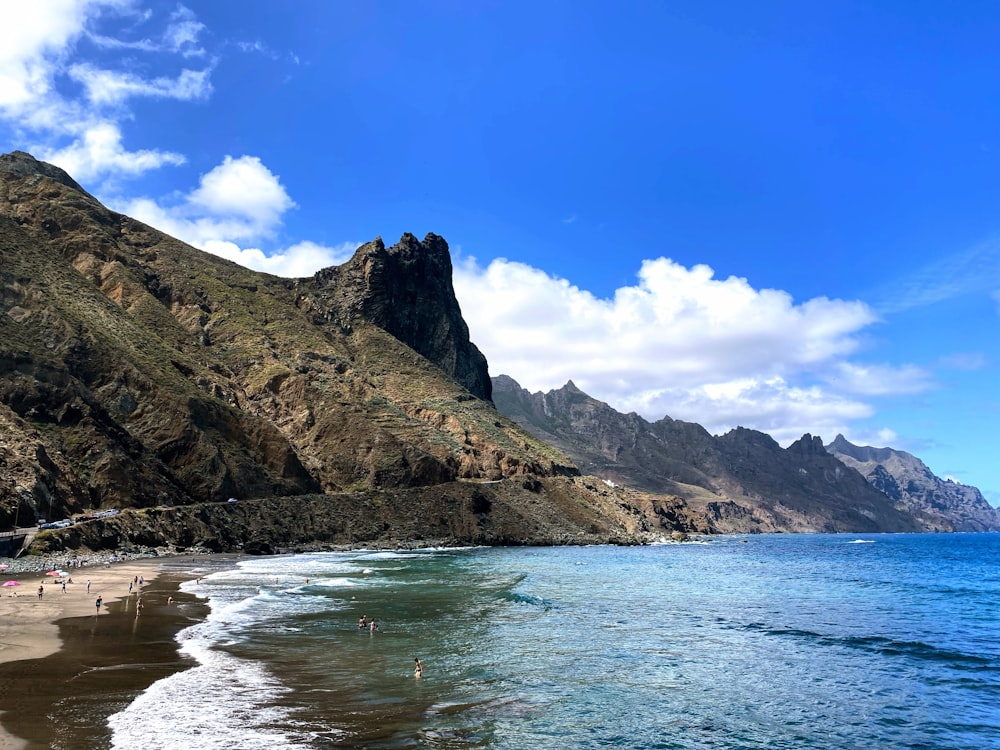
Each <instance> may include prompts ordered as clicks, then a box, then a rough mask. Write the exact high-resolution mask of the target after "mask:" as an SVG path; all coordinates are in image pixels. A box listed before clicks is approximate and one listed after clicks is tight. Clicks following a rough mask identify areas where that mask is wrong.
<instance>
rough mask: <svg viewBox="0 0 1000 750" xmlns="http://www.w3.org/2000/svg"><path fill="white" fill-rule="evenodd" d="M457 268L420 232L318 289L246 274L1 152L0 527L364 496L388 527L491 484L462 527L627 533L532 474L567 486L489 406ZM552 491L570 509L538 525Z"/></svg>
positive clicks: (595, 536) (596, 500)
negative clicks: (233, 502) (419, 496)
mask: <svg viewBox="0 0 1000 750" xmlns="http://www.w3.org/2000/svg"><path fill="white" fill-rule="evenodd" d="M450 274H451V260H450V257H449V256H448V250H447V245H446V243H445V242H444V240H442V239H441V238H439V237H436V236H434V235H429V236H428V237H427V238H426V239H425V240H424V241H423V242H418V241H417V240H416V239H415V238H414V237H412V236H411V235H405V236H404V237H403V239H402V240H401V241H400V243H399V244H397V245H395V246H393V247H391V248H385V247H384V246H383V244H382V243H381V241H378V240H377V241H375V242H372V243H368V244H367V245H364V246H362V247H361V248H359V250H358V252H357V253H356V254H355V256H354V258H353V259H352V260H351V261H350V262H348V263H347V264H345V265H344V266H341V267H339V268H331V269H326V270H325V271H323V272H321V273H319V274H317V275H316V277H315V278H312V279H299V280H289V279H280V278H276V277H273V276H269V275H267V274H262V273H256V272H253V271H250V270H248V269H245V268H242V267H240V266H237V265H235V264H233V263H230V262H228V261H225V260H223V259H221V258H218V257H215V256H212V255H208V254H206V253H202V252H200V251H198V250H195V249H194V248H191V247H190V246H188V245H185V244H184V243H182V242H180V241H178V240H176V239H173V238H171V237H169V236H167V235H164V234H162V233H161V232H158V231H156V230H155V229H152V228H150V227H148V226H146V225H144V224H142V223H141V222H138V221H135V220H134V219H130V218H129V217H127V216H123V215H120V214H117V213H114V212H112V211H109V210H107V209H106V208H104V207H103V206H101V205H100V204H99V203H98V202H97V201H96V200H94V198H93V197H92V196H90V195H88V194H87V193H86V192H84V191H82V189H81V188H80V186H79V185H77V183H75V182H74V181H73V180H72V179H71V178H70V177H69V176H68V175H66V174H65V173H64V172H62V171H61V170H58V169H56V168H55V167H52V166H51V165H46V164H42V163H41V162H36V161H34V160H33V159H32V158H31V157H30V156H28V155H26V154H12V155H7V156H2V157H0V365H2V368H0V528H2V527H4V526H8V527H9V526H10V525H12V524H13V522H14V520H15V518H16V519H17V520H18V522H19V523H21V524H22V525H25V524H30V523H31V522H32V521H34V520H35V519H36V518H37V517H40V516H44V517H46V518H49V519H52V518H61V517H63V516H65V515H68V514H71V513H76V512H81V511H87V510H92V509H96V508H102V507H133V508H135V507H138V508H152V507H153V506H180V505H195V504H200V503H213V502H219V501H224V500H226V499H227V498H229V497H236V498H240V499H241V500H246V499H248V498H272V497H278V496H282V497H286V498H289V497H290V498H293V499H294V497H296V496H305V495H310V496H315V495H316V493H328V494H334V493H336V494H338V496H350V493H357V492H367V491H371V492H376V493H378V492H382V493H386V494H385V495H381V496H380V497H381V498H382V499H381V500H380V501H379V502H382V503H387V504H388V510H386V511H385V512H386V513H389V514H390V515H391V513H392V512H393V511H392V507H393V502H394V501H393V499H392V498H393V494H392V493H393V491H402V490H407V489H412V488H422V487H426V488H432V487H442V488H443V487H445V486H450V485H453V484H455V483H457V482H462V481H469V482H483V481H501V480H502V481H503V483H504V484H508V485H509V486H508V489H507V490H506V491H505V492H503V493H496V499H495V500H494V501H492V503H491V504H488V505H487V506H482V507H486V508H487V509H486V510H485V511H484V512H473V513H472V515H473V516H475V517H477V518H481V520H483V521H484V523H485V522H486V521H488V520H489V518H490V517H492V516H494V515H495V516H497V517H500V516H505V517H508V518H514V517H518V518H520V517H522V516H523V514H527V516H526V517H524V520H525V522H524V523H523V524H522V523H513V522H509V523H508V526H509V529H515V530H514V531H505V532H503V533H521V532H520V531H516V529H521V530H523V532H524V533H525V534H527V536H526V537H525V541H531V538H532V537H531V534H533V533H535V532H533V531H531V530H532V529H536V530H537V529H542V528H543V526H544V529H545V534H546V535H547V536H548V537H556V536H558V535H559V534H560V533H561V531H560V526H559V524H560V520H559V519H560V518H562V519H563V520H564V521H565V524H566V526H565V529H564V530H566V529H572V530H573V533H577V532H580V531H581V530H583V531H585V532H586V533H587V534H589V535H590V536H589V537H587V538H588V539H589V540H590V541H596V540H600V539H610V538H624V537H621V535H622V534H625V535H626V536H627V535H628V534H632V533H638V532H641V531H642V528H641V527H642V523H638V524H636V523H635V517H634V516H633V514H632V511H629V512H627V513H626V512H624V511H621V510H620V503H619V502H618V501H615V502H610V501H609V502H605V501H604V500H601V498H602V497H603V495H602V493H604V492H605V490H604V489H600V488H597V489H595V488H594V487H593V486H591V487H590V488H588V487H586V486H584V484H580V483H569V484H567V485H557V484H553V483H551V482H547V481H546V480H547V479H550V478H560V477H563V478H564V477H572V476H577V475H578V474H579V472H578V471H577V469H576V467H575V466H573V465H572V464H571V463H570V462H569V461H568V460H567V459H566V458H565V457H564V456H562V455H561V454H560V453H559V452H558V451H556V450H554V449H552V448H551V447H549V446H548V445H545V444H544V443H542V442H540V441H538V440H536V439H535V438H533V437H532V436H531V435H530V434H528V433H526V432H524V431H523V430H521V429H520V428H519V427H517V426H516V425H515V424H514V423H513V422H511V421H510V420H508V419H506V418H504V417H502V416H501V415H500V414H498V413H497V411H496V410H495V408H494V407H493V404H492V403H490V401H489V400H488V399H489V396H490V381H489V379H488V377H487V370H486V362H485V359H484V358H483V357H482V355H481V354H480V353H479V351H478V350H477V349H476V347H475V346H474V345H473V344H472V343H471V342H470V341H469V338H468V328H467V327H466V325H465V323H464V321H463V320H462V318H461V313H460V310H459V307H458V303H457V301H456V300H455V297H454V293H453V290H452V286H451V276H450ZM557 486H558V487H559V497H560V498H562V500H561V501H560V502H562V505H561V506H560V507H561V508H564V509H566V510H565V512H562V511H561V512H560V513H557V514H555V516H554V517H552V518H548V517H547V520H546V522H545V524H544V525H539V523H536V522H535V521H537V519H534V520H532V518H531V514H532V513H541V512H542V511H543V510H545V512H546V513H548V512H549V511H550V510H551V508H550V507H549V503H550V500H552V498H554V497H555V496H554V495H553V494H552V493H553V492H555V490H554V489H551V488H555V487H557ZM598 489H600V491H598ZM345 493H346V494H345ZM602 503H604V504H602ZM260 507H262V508H263V514H264V515H266V512H267V506H260ZM282 507H285V506H282ZM421 507H424V506H421ZM515 507H516V508H518V510H517V512H516V513H515V512H514V511H513V510H512V509H513V508H515ZM574 508H577V509H586V510H582V511H581V513H580V517H579V518H577V519H575V520H571V519H570V518H569V516H568V513H569V512H570V511H571V510H572V509H574ZM481 509H482V508H480V510H481ZM532 509H534V510H532ZM380 512H381V511H380ZM463 512H464V511H463ZM511 514H513V515H511ZM260 523H262V524H265V525H266V523H268V522H267V521H266V519H265V520H262V521H260ZM318 523H320V522H319V521H316V522H315V523H314V522H310V523H309V524H305V526H304V528H308V529H312V532H303V534H308V533H313V532H315V533H316V534H319V533H320V530H319V529H318V528H317V524H318ZM449 523H450V521H448V520H447V518H445V519H444V520H442V521H441V523H440V524H437V525H434V524H432V525H431V526H426V525H425V526H420V525H413V526H407V527H406V528H408V529H411V531H410V532H407V533H416V531H415V529H418V528H424V529H431V528H432V527H433V528H437V527H438V526H440V527H442V528H448V526H449ZM456 523H457V521H456ZM486 525H487V526H488V524H486ZM484 528H485V527H484ZM505 528H508V527H507V526H505ZM251 531H252V530H251ZM248 533H249V532H248ZM469 533H470V534H471V533H473V532H471V531H470V532H469ZM476 533H478V532H476ZM538 533H541V532H540V531H539V532H538ZM153 536H156V534H154V535H153ZM487 536H488V535H487ZM116 538H118V537H116ZM158 538H162V535H161V536H160V537H158ZM241 538H247V537H246V535H244V536H243V537H241ZM295 538H296V540H297V541H299V542H301V541H302V540H303V536H302V535H301V534H300V535H298V536H295ZM317 538H318V537H317ZM86 543H90V542H89V541H88V542H86ZM108 543H112V542H108ZM115 543H116V542H115Z"/></svg>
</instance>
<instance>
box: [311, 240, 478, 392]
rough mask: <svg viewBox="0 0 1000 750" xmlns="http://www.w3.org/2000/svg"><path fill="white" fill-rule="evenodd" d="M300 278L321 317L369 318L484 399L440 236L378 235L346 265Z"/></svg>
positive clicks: (474, 351)
mask: <svg viewBox="0 0 1000 750" xmlns="http://www.w3.org/2000/svg"><path fill="white" fill-rule="evenodd" d="M303 283H304V284H305V285H306V286H307V287H310V286H311V287H312V291H313V292H314V296H315V297H318V298H319V300H320V301H319V305H320V307H322V308H326V309H325V310H324V314H325V315H326V317H328V318H329V317H335V318H337V319H340V320H341V321H346V322H348V323H349V321H350V320H351V319H353V318H356V317H362V318H364V319H365V320H368V321H370V322H371V323H374V324H375V325H377V326H378V327H379V328H381V329H383V330H384V331H387V332H388V333H391V334H392V335H393V336H395V337H396V338H397V339H399V340H400V341H402V342H403V343H405V344H406V345H407V346H409V347H410V348H411V349H413V350H415V351H417V352H418V353H420V354H421V355H423V356H424V357H426V358H427V359H429V360H430V361H432V362H434V363H435V364H436V365H437V366H438V367H440V368H441V369H442V370H444V371H445V372H446V373H448V374H449V375H451V376H452V377H453V378H455V380H457V381H458V382H459V383H461V384H462V385H463V386H464V387H465V388H466V390H468V391H469V392H470V393H472V394H474V395H476V396H478V397H479V398H481V399H484V400H486V401H489V400H491V396H492V384H491V382H490V377H489V371H488V367H487V363H486V358H485V357H484V356H483V355H482V353H481V352H480V351H479V349H477V348H476V346H475V344H473V343H472V342H471V341H470V339H469V328H468V326H467V325H466V323H465V320H464V319H463V317H462V311H461V308H460V307H459V304H458V299H457V298H456V297H455V289H454V286H453V285H452V265H451V254H450V252H449V250H448V243H447V242H445V240H444V239H443V238H442V237H439V236H438V235H436V234H428V235H427V236H426V237H424V239H423V241H420V240H418V239H417V238H416V237H415V236H414V235H412V234H410V233H408V232H407V233H406V234H404V235H403V236H402V237H401V238H400V240H399V242H397V243H396V244H395V245H393V246H391V247H386V246H385V243H384V242H383V241H382V238H381V237H377V238H375V239H374V240H373V241H371V242H367V243H365V244H364V245H362V246H361V247H359V248H358V249H357V250H356V251H355V253H354V256H353V257H352V258H351V259H350V260H349V261H348V262H347V263H345V264H343V265H342V266H336V267H332V268H325V269H323V270H321V271H319V272H317V273H316V275H315V276H314V277H313V278H312V279H311V280H310V281H306V282H303ZM331 308H332V310H331ZM331 311H332V312H334V315H332V316H331V315H330V314H329V313H330V312H331Z"/></svg>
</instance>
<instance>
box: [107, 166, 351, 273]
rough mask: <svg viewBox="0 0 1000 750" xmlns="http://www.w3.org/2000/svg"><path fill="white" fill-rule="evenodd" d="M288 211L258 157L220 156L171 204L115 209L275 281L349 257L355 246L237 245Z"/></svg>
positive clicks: (273, 227)
mask: <svg viewBox="0 0 1000 750" xmlns="http://www.w3.org/2000/svg"><path fill="white" fill-rule="evenodd" d="M294 207H295V203H294V202H293V201H292V199H291V198H290V197H289V195H288V193H287V192H286V191H285V188H284V186H283V185H282V184H281V181H280V179H279V178H278V177H277V176H276V175H275V174H273V173H272V172H271V170H269V169H268V168H267V167H266V166H264V164H263V163H262V162H261V160H260V159H259V158H257V157H255V156H240V157H238V158H233V157H232V156H226V157H225V159H224V160H223V162H222V164H220V165H219V166H217V167H215V168H214V169H212V170H210V171H209V172H207V173H205V174H204V175H202V177H201V180H200V181H199V184H198V187H196V188H195V189H194V190H192V191H191V192H190V193H188V194H187V195H186V196H183V197H182V198H181V199H180V200H179V201H177V202H175V203H174V204H172V205H161V204H160V203H157V202H156V201H154V200H152V199H150V198H137V199H132V200H129V201H125V202H124V204H123V205H122V206H121V207H120V210H121V211H122V212H123V213H126V214H128V215H130V216H133V217H135V218H137V219H139V220H140V221H144V222H145V223H147V224H149V225H150V226H153V227H156V228H157V229H159V230H161V231H163V232H166V233H167V234H169V235H171V236H173V237H177V238H178V239H181V240H184V241H185V242H188V243H190V244H192V245H194V246H195V247H197V248H199V249H201V250H205V251H206V252H210V253H213V254H215V255H219V256H221V257H223V258H227V259H228V260H231V261H233V262H234V263H239V264H240V265H242V266H245V267H247V268H252V269H254V270H257V271H264V272H266V273H271V274H274V275H276V276H286V277H292V278H298V277H303V276H310V275H312V274H313V273H315V272H316V271H318V270H319V269H321V268H325V267H327V266H333V265H339V264H341V263H344V262H345V261H346V260H348V259H349V258H350V257H351V255H353V254H354V251H355V249H357V247H358V245H359V244H360V243H350V242H345V243H341V244H339V245H336V246H334V247H329V246H327V245H321V244H318V243H316V242H309V241H303V242H298V243H295V244H293V245H291V246H290V247H287V248H285V249H281V250H277V251H273V252H271V253H269V254H268V253H265V252H264V251H263V250H261V249H260V248H258V247H242V246H241V245H240V244H239V243H240V242H256V241H258V240H261V239H267V238H270V237H273V236H274V235H275V233H276V232H277V230H278V228H279V227H280V226H281V223H282V219H283V216H284V214H285V212H286V211H288V210H290V209H292V208H294Z"/></svg>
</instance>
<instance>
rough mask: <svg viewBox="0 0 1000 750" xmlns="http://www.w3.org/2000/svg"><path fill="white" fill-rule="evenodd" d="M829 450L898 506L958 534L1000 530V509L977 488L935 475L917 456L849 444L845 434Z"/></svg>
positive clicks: (828, 447) (888, 449)
mask: <svg viewBox="0 0 1000 750" xmlns="http://www.w3.org/2000/svg"><path fill="white" fill-rule="evenodd" d="M826 449H827V450H828V451H829V452H830V453H832V454H833V455H834V456H836V457H837V458H839V459H840V460H841V461H843V462H844V463H845V464H846V465H847V466H850V467H851V468H853V469H857V470H858V471H859V472H861V474H863V475H864V477H865V478H866V479H867V480H868V482H869V483H870V484H871V485H872V486H873V487H876V488H877V489H878V490H879V491H881V492H883V493H884V494H885V495H887V496H888V497H889V498H890V499H891V500H892V501H893V502H895V503H896V505H897V507H901V508H905V509H906V510H907V511H908V512H910V513H912V514H914V515H916V516H920V517H924V518H927V519H939V522H940V523H942V524H945V523H947V524H951V525H952V526H953V527H954V529H955V531H1000V510H998V509H997V508H994V507H992V506H991V505H990V504H989V503H988V502H987V501H986V499H985V498H984V497H983V495H982V493H981V492H980V491H979V490H978V489H976V488H975V487H969V486H968V485H964V484H959V483H958V482H953V481H951V480H950V479H941V478H940V477H937V476H935V475H934V474H933V473H932V472H931V470H930V469H929V468H927V466H926V464H924V462H923V461H921V460H920V459H919V458H917V457H916V456H913V455H911V454H909V453H906V452H905V451H899V450H894V449H892V448H872V447H868V446H858V445H854V444H853V443H851V442H848V441H847V440H846V439H845V438H844V436H843V435H837V437H836V439H834V441H833V442H832V443H830V444H829V445H828V446H826Z"/></svg>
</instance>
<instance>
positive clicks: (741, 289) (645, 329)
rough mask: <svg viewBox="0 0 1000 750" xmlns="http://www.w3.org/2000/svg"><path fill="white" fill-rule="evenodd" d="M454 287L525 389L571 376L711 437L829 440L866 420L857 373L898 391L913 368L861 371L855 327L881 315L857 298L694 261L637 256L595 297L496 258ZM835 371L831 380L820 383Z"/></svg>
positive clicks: (491, 357) (501, 369)
mask: <svg viewBox="0 0 1000 750" xmlns="http://www.w3.org/2000/svg"><path fill="white" fill-rule="evenodd" d="M455 290H456V294H457V295H458V298H459V302H460V304H461V307H462V313H463V315H464V316H465V319H466V321H467V322H468V324H469V328H470V331H471V333H472V338H473V340H474V341H475V342H476V345H477V346H478V347H479V348H480V349H481V350H482V351H483V353H484V354H485V355H486V358H487V360H488V361H489V362H490V369H491V372H492V374H494V375H497V374H501V373H505V374H508V375H510V376H512V377H513V378H514V379H515V380H517V381H518V382H520V383H521V385H522V386H524V387H525V388H527V389H528V390H530V391H538V390H541V391H547V390H550V389H552V388H559V387H561V386H562V385H564V384H565V383H566V381H568V380H571V379H572V380H573V381H574V382H575V383H576V384H577V385H578V386H579V387H580V388H581V389H582V390H584V391H585V392H587V393H588V394H590V395H591V396H593V397H595V398H598V399H600V400H602V401H605V402H607V403H609V404H610V405H611V406H613V407H614V408H616V409H618V410H619V411H624V412H628V411H635V412H637V413H639V414H641V415H642V416H643V417H645V418H647V419H651V420H655V419H660V418H662V417H663V416H665V415H669V416H671V417H673V418H675V419H684V420H689V421H696V422H699V423H701V424H703V425H704V426H705V427H706V428H707V429H709V430H710V431H712V432H722V431H725V430H728V429H731V428H733V427H736V426H740V425H742V426H745V427H753V428H755V429H761V430H764V431H766V432H769V433H770V434H772V435H773V436H774V437H775V438H776V439H778V440H779V441H788V440H792V439H795V438H797V437H799V436H801V435H802V433H804V432H812V433H813V434H819V435H829V436H830V438H832V437H833V436H834V435H835V434H836V432H838V431H843V430H844V427H845V425H847V424H849V423H850V422H851V421H852V420H857V419H864V418H867V417H870V416H871V415H872V414H873V413H874V409H873V407H872V406H871V405H870V404H869V403H866V402H864V401H861V400H858V399H857V398H855V397H853V396H852V395H851V394H852V393H854V394H859V395H862V396H870V395H873V392H874V391H875V390H876V388H875V387H874V386H873V385H872V384H871V383H868V382H866V376H868V377H875V376H878V377H879V378H881V379H882V382H884V383H886V384H887V385H893V386H894V387H896V388H903V389H906V390H907V392H914V391H916V390H920V389H923V388H925V387H927V385H928V382H929V378H928V376H927V374H926V373H925V372H924V371H923V370H921V369H920V368H915V367H903V368H892V367H888V366H884V365H880V366H868V367H867V368H866V367H862V366H861V365H857V364H851V363H850V361H849V359H850V357H851V356H852V355H855V354H857V353H858V351H859V349H860V346H861V343H862V332H863V331H864V329H866V328H867V327H868V326H870V325H871V324H873V323H875V322H876V321H877V320H878V318H877V316H876V315H875V313H874V312H873V311H872V310H871V308H869V307H868V306H867V305H865V304H864V303H861V302H856V301H845V300H831V299H826V298H822V297H819V298H815V299H811V300H807V301H805V302H802V303H796V302H795V301H794V300H793V299H792V298H791V296H790V295H789V294H787V293H786V292H783V291H780V290H774V289H763V290H758V289H754V288H753V287H751V286H750V284H749V283H748V282H747V280H746V279H742V278H736V277H729V278H726V279H716V278H715V277H714V272H713V271H712V269H711V268H709V267H708V266H704V265H698V266H694V267H693V268H686V267H684V266H681V265H679V264H677V263H675V262H673V261H671V260H669V259H666V258H658V259H656V260H647V261H645V262H643V264H642V267H641V269H640V271H639V274H638V282H637V283H636V284H635V285H633V286H628V287H623V288H621V289H619V290H617V292H616V293H615V294H614V297H613V298H612V299H599V298H597V297H595V296H594V295H592V294H591V293H589V292H587V291H586V290H581V289H579V288H577V287H574V286H572V285H571V284H570V283H569V282H567V281H566V280H565V279H559V278H555V277H552V276H549V275H548V274H545V273H544V272H542V271H539V270H538V269H536V268H532V267H530V266H527V265H524V264H521V263H513V262H510V261H507V260H504V259H499V260H494V261H493V262H491V263H490V264H489V265H488V266H487V267H485V268H482V267H480V266H479V265H478V264H477V263H476V261H475V259H465V260H459V261H458V262H456V264H455ZM831 371H833V372H836V373H838V378H830V377H829V376H824V373H827V372H831Z"/></svg>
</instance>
